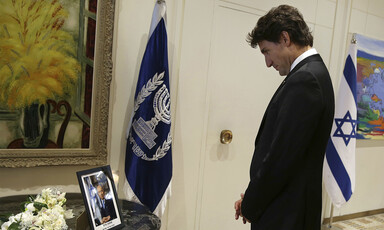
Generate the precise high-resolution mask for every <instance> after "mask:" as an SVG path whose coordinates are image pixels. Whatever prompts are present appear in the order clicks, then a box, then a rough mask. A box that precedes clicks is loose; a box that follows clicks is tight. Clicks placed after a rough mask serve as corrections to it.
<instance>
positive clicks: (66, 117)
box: [0, 0, 114, 157]
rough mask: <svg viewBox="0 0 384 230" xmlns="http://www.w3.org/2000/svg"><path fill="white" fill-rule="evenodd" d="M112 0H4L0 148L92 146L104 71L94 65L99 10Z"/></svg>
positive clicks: (0, 43) (0, 8) (0, 46)
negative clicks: (99, 76)
mask: <svg viewBox="0 0 384 230" xmlns="http://www.w3.org/2000/svg"><path fill="white" fill-rule="evenodd" d="M106 6H109V7H111V6H112V9H114V3H113V1H112V0H107V1H105V2H104V3H100V2H99V3H98V1H97V0H1V1H0V129H1V130H2V132H1V133H0V150H1V149H35V150H37V149H52V148H56V149H89V148H91V147H92V141H91V139H92V133H91V130H92V128H94V127H92V119H93V116H91V115H93V114H91V111H92V109H93V106H97V105H98V103H99V102H98V101H97V100H96V101H95V99H94V97H95V95H96V97H97V96H100V95H99V93H98V87H97V84H100V82H98V80H95V79H94V78H96V77H97V75H100V74H101V75H102V74H103V73H102V72H100V71H97V70H94V62H95V59H97V58H95V48H96V47H95V43H96V42H97V41H96V40H97V39H96V27H97V23H96V17H97V13H98V11H101V10H106V9H107V8H106ZM98 7H100V8H101V9H98ZM108 15H109V16H108V17H110V18H112V20H113V15H112V13H111V12H109V13H108ZM103 16H104V17H105V14H104V15H103ZM103 23H105V22H103ZM100 25H102V23H100ZM101 28H102V27H101ZM104 35H105V34H104ZM108 36H109V35H108ZM110 36H112V35H110ZM101 41H102V42H105V41H106V40H105V39H102V40H101ZM107 47H108V46H107ZM95 76H96V77H95ZM106 84H108V85H107V89H108V90H109V82H107V83H106ZM107 93H108V92H107ZM95 115H98V114H95ZM96 126H97V125H96ZM32 152H34V153H36V151H32ZM37 152H38V151H37ZM0 153H1V152H0ZM72 155H73V154H72ZM75 155H76V154H75ZM0 157H1V154H0Z"/></svg>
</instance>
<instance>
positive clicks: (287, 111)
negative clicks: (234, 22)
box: [235, 5, 334, 230]
mask: <svg viewBox="0 0 384 230" xmlns="http://www.w3.org/2000/svg"><path fill="white" fill-rule="evenodd" d="M248 42H249V44H250V45H251V46H252V47H254V48H255V47H256V46H259V48H260V50H261V53H262V54H263V55H264V57H265V62H266V65H267V67H271V66H273V67H274V68H275V69H276V70H277V71H279V74H280V75H281V76H285V75H287V76H286V77H285V79H284V81H283V82H282V83H281V85H280V86H279V88H278V89H277V91H276V92H275V94H274V95H273V97H272V99H271V101H270V103H269V105H268V107H267V109H266V112H265V114H264V117H263V120H262V122H261V125H260V128H259V132H258V134H257V137H256V140H255V150H254V154H253V158H252V162H251V169H250V182H249V184H248V188H247V189H246V191H245V193H244V194H241V199H240V200H238V201H236V202H235V212H236V213H235V218H236V219H238V218H239V217H242V218H243V222H244V223H246V222H250V223H251V229H255V230H256V229H257V230H319V229H320V227H321V205H322V201H321V196H322V169H323V159H324V153H325V148H326V145H327V142H328V138H329V135H330V130H331V126H332V121H333V115H334V93H333V87H332V82H331V79H330V76H329V73H328V70H327V68H326V66H325V65H324V62H323V60H322V59H321V57H320V55H319V54H318V53H317V51H316V50H315V49H314V48H312V46H313V37H312V35H311V33H310V31H309V28H308V26H307V24H306V23H305V21H304V19H303V16H302V15H301V13H300V12H299V11H298V10H297V9H296V8H294V7H291V6H287V5H281V6H279V7H276V8H272V9H271V10H270V11H269V12H268V13H267V14H266V15H264V16H263V17H261V18H260V19H259V20H258V22H257V25H256V27H255V28H254V29H253V31H252V32H251V33H249V34H248Z"/></svg>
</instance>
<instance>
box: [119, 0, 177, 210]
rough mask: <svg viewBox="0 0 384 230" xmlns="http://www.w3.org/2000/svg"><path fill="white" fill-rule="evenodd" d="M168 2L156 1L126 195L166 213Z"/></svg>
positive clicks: (133, 128) (127, 162)
mask: <svg viewBox="0 0 384 230" xmlns="http://www.w3.org/2000/svg"><path fill="white" fill-rule="evenodd" d="M167 49H168V48H167V30H166V5H165V1H157V3H156V5H155V8H154V10H153V15H152V23H151V27H150V32H149V38H148V42H147V46H146V49H145V53H144V56H143V60H142V62H141V66H140V73H139V77H138V81H137V86H136V93H135V103H134V109H133V117H132V121H131V125H130V127H129V128H128V132H127V133H128V136H127V148H126V157H125V176H126V177H125V184H124V192H125V195H126V197H127V198H128V199H129V200H133V201H136V202H139V203H141V204H144V205H145V206H147V207H148V208H149V209H150V210H151V211H152V212H153V213H154V214H155V215H157V216H159V217H161V216H162V214H163V213H164V210H165V207H166V203H167V199H168V198H169V197H170V195H171V179H172V155H171V150H172V149H171V144H172V137H171V110H170V102H171V100H170V93H169V71H168V50H167Z"/></svg>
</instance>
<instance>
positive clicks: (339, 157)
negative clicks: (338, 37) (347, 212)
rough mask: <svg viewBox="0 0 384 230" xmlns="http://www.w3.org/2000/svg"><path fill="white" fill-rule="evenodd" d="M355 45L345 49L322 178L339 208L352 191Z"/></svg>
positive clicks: (353, 176)
mask: <svg viewBox="0 0 384 230" xmlns="http://www.w3.org/2000/svg"><path fill="white" fill-rule="evenodd" d="M356 53H357V48H356V44H354V43H352V44H350V47H349V52H348V56H347V59H346V61H345V67H344V72H343V76H342V77H341V80H340V85H339V91H338V97H337V99H336V108H335V119H334V123H333V126H332V130H331V134H330V139H329V141H328V145H327V149H326V153H325V160H324V168H323V178H324V184H325V188H326V190H327V192H328V195H329V197H330V199H331V201H332V203H333V204H334V205H335V206H336V207H341V206H342V205H343V204H345V203H346V202H347V201H348V200H349V199H350V198H351V196H352V193H353V191H354V188H355V149H356V128H357V107H356V70H357V69H356Z"/></svg>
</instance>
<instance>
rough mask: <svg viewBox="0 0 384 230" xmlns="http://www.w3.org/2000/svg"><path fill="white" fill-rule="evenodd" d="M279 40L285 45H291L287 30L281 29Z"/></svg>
mask: <svg viewBox="0 0 384 230" xmlns="http://www.w3.org/2000/svg"><path fill="white" fill-rule="evenodd" d="M280 39H281V42H282V43H284V44H285V45H286V46H290V45H291V38H290V37H289V34H288V32H287V31H282V32H281V35H280Z"/></svg>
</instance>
